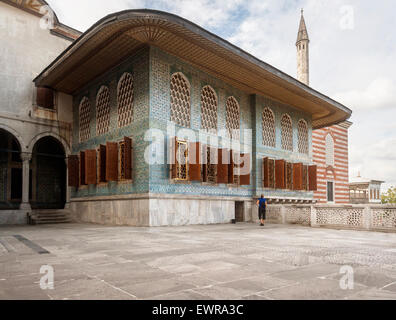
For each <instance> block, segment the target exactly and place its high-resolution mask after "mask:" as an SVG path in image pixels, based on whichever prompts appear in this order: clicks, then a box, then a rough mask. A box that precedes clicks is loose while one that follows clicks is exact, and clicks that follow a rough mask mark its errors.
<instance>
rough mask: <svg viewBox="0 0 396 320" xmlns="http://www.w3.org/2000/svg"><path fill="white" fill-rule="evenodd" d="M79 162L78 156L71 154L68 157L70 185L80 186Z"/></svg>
mask: <svg viewBox="0 0 396 320" xmlns="http://www.w3.org/2000/svg"><path fill="white" fill-rule="evenodd" d="M78 166H79V163H78V156H76V155H71V156H69V158H68V159H67V170H68V181H69V183H68V184H69V187H75V188H78V185H79V181H78V178H79V170H78V169H79V168H78Z"/></svg>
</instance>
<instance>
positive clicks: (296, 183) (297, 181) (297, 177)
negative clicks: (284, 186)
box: [293, 163, 303, 190]
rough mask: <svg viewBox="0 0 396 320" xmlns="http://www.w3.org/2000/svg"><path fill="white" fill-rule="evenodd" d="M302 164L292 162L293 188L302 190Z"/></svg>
mask: <svg viewBox="0 0 396 320" xmlns="http://www.w3.org/2000/svg"><path fill="white" fill-rule="evenodd" d="M302 176H303V164H302V163H294V164H293V190H303V183H302V182H303V181H302Z"/></svg>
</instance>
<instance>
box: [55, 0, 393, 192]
mask: <svg viewBox="0 0 396 320" xmlns="http://www.w3.org/2000/svg"><path fill="white" fill-rule="evenodd" d="M47 2H48V3H49V5H50V6H51V7H52V8H53V9H54V11H55V12H56V14H57V16H58V18H59V20H60V21H61V22H62V23H64V24H66V25H69V26H71V27H73V28H76V29H78V30H80V31H85V30H86V29H87V28H89V27H90V26H91V25H92V24H94V23H95V22H96V21H98V20H99V19H101V18H103V17H104V16H106V15H107V14H110V13H113V12H117V11H121V10H126V9H142V8H147V9H157V10H163V11H167V12H171V13H174V14H177V15H179V16H181V17H183V18H186V19H188V20H191V21H193V22H195V23H197V24H198V25H200V26H202V27H203V28H205V29H207V30H209V31H211V32H213V33H215V34H217V35H218V36H220V37H222V38H224V39H226V40H228V41H230V42H231V43H233V44H234V45H236V46H238V47H240V48H242V49H244V50H245V51H247V52H249V53H251V54H253V55H254V56H256V57H257V58H259V59H261V60H263V61H265V62H267V63H269V64H271V65H273V66H274V67H276V68H278V69H280V70H282V71H284V72H286V73H288V74H289V75H291V76H293V77H296V73H297V62H296V47H295V42H296V38H297V31H298V25H299V20H300V15H301V13H300V11H301V8H304V16H305V21H306V24H307V28H308V33H309V37H310V40H311V42H310V86H311V87H313V88H314V89H316V90H318V91H320V92H322V93H323V94H325V95H328V96H330V97H331V98H333V99H335V100H336V101H338V102H340V103H342V104H344V105H346V106H347V107H349V108H350V109H352V111H353V116H352V118H351V119H350V120H351V121H352V122H353V126H352V127H351V128H350V134H349V138H350V141H349V156H350V164H349V166H350V178H353V177H356V176H357V174H358V172H360V174H361V176H362V177H365V178H370V179H376V180H382V181H386V184H384V186H383V190H385V189H387V188H388V187H390V186H396V32H395V31H394V30H396V19H395V14H394V13H395V11H396V1H394V0H377V1H372V0H348V1H343V0H332V1H328V0H249V1H243V0H211V1H208V0H168V1H165V0H157V1H145V0H112V1H108V0H68V1H65V0H47Z"/></svg>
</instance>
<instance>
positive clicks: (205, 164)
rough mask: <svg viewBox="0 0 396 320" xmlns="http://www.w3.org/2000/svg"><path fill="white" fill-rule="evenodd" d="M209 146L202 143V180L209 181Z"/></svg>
mask: <svg viewBox="0 0 396 320" xmlns="http://www.w3.org/2000/svg"><path fill="white" fill-rule="evenodd" d="M207 154H208V146H207V145H206V144H203V145H202V155H203V158H202V182H208V163H209V159H208V156H207Z"/></svg>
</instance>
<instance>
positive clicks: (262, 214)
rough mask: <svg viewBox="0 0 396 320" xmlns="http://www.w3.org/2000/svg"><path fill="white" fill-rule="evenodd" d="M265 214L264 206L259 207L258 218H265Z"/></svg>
mask: <svg viewBox="0 0 396 320" xmlns="http://www.w3.org/2000/svg"><path fill="white" fill-rule="evenodd" d="M266 215H267V212H266V210H265V208H261V207H260V208H259V219H260V220H265V218H266Z"/></svg>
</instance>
